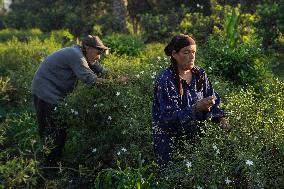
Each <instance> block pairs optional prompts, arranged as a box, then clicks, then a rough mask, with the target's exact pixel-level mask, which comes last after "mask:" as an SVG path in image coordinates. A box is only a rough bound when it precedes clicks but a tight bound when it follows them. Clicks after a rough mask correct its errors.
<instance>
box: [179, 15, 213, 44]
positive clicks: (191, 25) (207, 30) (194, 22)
mask: <svg viewBox="0 0 284 189" xmlns="http://www.w3.org/2000/svg"><path fill="white" fill-rule="evenodd" d="M213 24H214V22H213V20H211V18H210V16H204V15H203V14H202V13H187V14H186V15H185V16H184V18H183V20H182V21H181V22H180V25H179V28H180V31H181V33H184V34H188V35H191V36H193V37H194V39H196V40H197V41H199V42H200V43H202V42H203V41H206V39H207V38H208V36H209V35H210V34H211V33H212V32H213Z"/></svg>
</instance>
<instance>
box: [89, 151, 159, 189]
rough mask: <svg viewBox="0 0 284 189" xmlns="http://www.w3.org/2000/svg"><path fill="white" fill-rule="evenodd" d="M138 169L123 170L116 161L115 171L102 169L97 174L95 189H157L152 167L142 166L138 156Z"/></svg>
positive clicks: (128, 168)
mask: <svg viewBox="0 0 284 189" xmlns="http://www.w3.org/2000/svg"><path fill="white" fill-rule="evenodd" d="M138 162H139V166H138V168H132V167H128V166H127V165H126V167H125V168H124V169H123V168H122V166H121V165H120V161H119V160H117V169H111V168H110V169H104V170H102V171H100V172H99V174H98V176H97V177H96V182H95V188H96V189H104V188H105V189H107V188H111V187H114V186H115V187H116V188H137V189H147V188H158V185H157V183H155V175H154V173H153V171H155V170H154V169H153V165H152V164H149V165H145V166H144V165H143V160H142V159H141V155H140V156H139V161H138Z"/></svg>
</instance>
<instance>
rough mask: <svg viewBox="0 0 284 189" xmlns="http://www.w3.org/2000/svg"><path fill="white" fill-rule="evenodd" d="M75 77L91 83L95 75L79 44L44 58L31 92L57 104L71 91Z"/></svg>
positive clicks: (95, 77) (94, 80)
mask: <svg viewBox="0 0 284 189" xmlns="http://www.w3.org/2000/svg"><path fill="white" fill-rule="evenodd" d="M100 68H102V67H100ZM98 71H99V72H100V71H102V70H98ZM77 78H78V79H80V80H82V81H84V82H85V83H87V84H89V85H93V84H95V83H96V79H97V75H96V74H95V73H94V72H93V71H92V69H91V68H90V67H89V65H88V63H87V60H86V58H85V57H84V55H83V53H82V51H81V49H80V46H79V45H73V46H71V47H67V48H63V49H61V50H58V51H56V52H55V53H53V54H51V55H49V56H48V57H46V58H45V60H44V61H43V62H42V63H41V64H40V66H39V68H38V70H37V72H36V73H35V76H34V78H33V81H32V94H33V95H36V96H37V97H38V98H40V99H42V100H44V101H46V102H48V103H51V104H58V103H60V102H62V101H63V100H64V97H65V96H66V95H67V94H68V93H70V92H72V91H73V89H74V87H75V83H76V80H77Z"/></svg>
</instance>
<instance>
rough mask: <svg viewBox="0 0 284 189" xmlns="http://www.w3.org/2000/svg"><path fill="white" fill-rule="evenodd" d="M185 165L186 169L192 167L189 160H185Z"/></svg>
mask: <svg viewBox="0 0 284 189" xmlns="http://www.w3.org/2000/svg"><path fill="white" fill-rule="evenodd" d="M185 165H186V167H187V168H188V169H189V168H190V167H192V163H191V162H190V161H186V163H185Z"/></svg>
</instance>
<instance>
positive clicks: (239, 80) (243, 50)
mask: <svg viewBox="0 0 284 189" xmlns="http://www.w3.org/2000/svg"><path fill="white" fill-rule="evenodd" d="M201 51H202V49H201ZM262 52H263V51H262V49H261V45H260V43H259V41H258V40H255V41H254V42H251V43H242V44H239V45H238V46H237V47H236V48H233V49H232V48H229V46H228V45H227V42H226V40H224V38H223V37H222V36H216V35H212V36H210V38H209V40H208V47H207V48H206V52H205V51H203V52H201V53H202V56H203V58H204V59H203V60H205V61H206V62H205V63H204V65H206V66H207V68H208V69H207V70H208V71H209V72H211V73H213V74H214V75H217V76H222V77H224V78H226V79H228V80H231V81H233V82H234V83H235V84H238V85H244V86H245V85H255V86H257V85H258V84H260V83H261V82H262V80H263V79H264V78H266V77H267V76H268V72H267V69H266V65H265V59H263V58H262Z"/></svg>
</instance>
